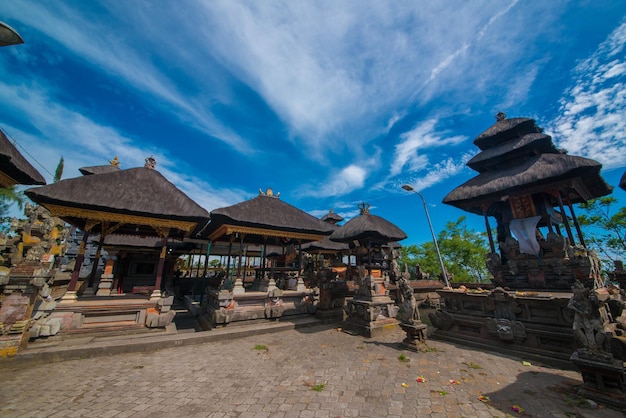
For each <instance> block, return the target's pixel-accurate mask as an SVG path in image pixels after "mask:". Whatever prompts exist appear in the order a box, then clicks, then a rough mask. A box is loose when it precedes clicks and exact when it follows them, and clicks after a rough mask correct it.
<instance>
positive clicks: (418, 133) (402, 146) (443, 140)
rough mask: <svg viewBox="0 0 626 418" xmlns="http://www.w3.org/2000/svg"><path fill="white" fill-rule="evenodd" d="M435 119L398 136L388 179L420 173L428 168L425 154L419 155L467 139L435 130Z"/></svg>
mask: <svg viewBox="0 0 626 418" xmlns="http://www.w3.org/2000/svg"><path fill="white" fill-rule="evenodd" d="M436 124H437V120H436V119H430V120H427V121H425V122H422V123H420V124H418V125H417V126H415V127H414V128H413V129H412V130H410V131H409V132H405V133H403V134H402V135H400V140H401V142H400V143H399V144H397V145H396V147H395V152H394V158H393V162H392V163H391V168H390V170H389V177H394V176H396V175H398V174H400V173H401V172H403V171H406V172H409V173H410V172H415V171H421V170H424V169H425V168H427V166H428V163H429V161H428V157H427V156H426V154H425V153H424V154H419V151H422V152H425V151H426V150H428V149H432V148H438V147H445V146H449V145H456V144H459V143H461V142H463V141H464V140H465V139H467V138H466V137H465V136H461V135H450V133H449V132H445V131H443V132H438V131H437V130H436Z"/></svg>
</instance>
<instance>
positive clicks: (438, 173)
mask: <svg viewBox="0 0 626 418" xmlns="http://www.w3.org/2000/svg"><path fill="white" fill-rule="evenodd" d="M470 158H471V155H469V154H465V155H463V156H462V157H461V159H460V161H455V160H454V159H453V158H447V159H446V160H444V161H441V162H440V163H438V164H436V165H435V166H434V168H433V169H432V170H430V171H428V173H427V174H426V175H425V176H422V177H419V178H417V179H415V180H412V181H410V182H409V184H410V185H411V186H413V188H414V189H415V190H416V191H418V192H419V191H422V190H424V189H427V188H429V187H431V186H433V185H435V184H437V183H441V182H442V181H444V180H445V179H447V178H449V177H452V176H454V175H456V174H458V173H459V172H460V171H461V170H463V169H465V163H467V162H468V161H469V159H470Z"/></svg>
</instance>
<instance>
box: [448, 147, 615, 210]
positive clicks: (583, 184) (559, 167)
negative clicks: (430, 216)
mask: <svg viewBox="0 0 626 418" xmlns="http://www.w3.org/2000/svg"><path fill="white" fill-rule="evenodd" d="M601 168H602V165H601V164H600V163H598V162H597V161H594V160H590V159H588V158H583V157H576V156H571V155H566V154H542V155H538V156H535V157H532V158H529V159H527V160H526V161H524V162H522V163H521V164H518V165H510V166H507V167H506V168H503V169H501V170H499V171H487V172H484V173H481V174H479V175H478V176H476V177H474V178H472V179H470V180H468V181H466V182H465V183H464V184H462V185H461V186H459V187H457V188H456V189H454V190H452V191H451V192H450V193H448V195H447V196H446V197H445V198H444V199H443V203H446V204H449V205H453V206H456V207H458V208H460V209H464V210H467V211H470V212H473V213H478V214H482V209H481V204H483V203H487V202H494V201H498V200H501V198H502V197H503V196H508V195H509V194H515V193H516V192H518V193H521V192H524V193H535V192H539V191H544V190H548V189H550V188H560V187H561V186H564V185H568V187H570V195H569V196H568V197H569V198H570V199H571V200H572V203H579V202H583V201H584V200H585V199H588V198H593V197H600V196H605V195H607V194H609V193H611V191H612V188H611V186H609V185H608V184H607V183H606V182H605V181H604V179H602V177H601V176H600V169H601ZM584 195H586V196H584Z"/></svg>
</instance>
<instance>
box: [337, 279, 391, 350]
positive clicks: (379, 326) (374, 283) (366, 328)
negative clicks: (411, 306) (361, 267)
mask: <svg viewBox="0 0 626 418" xmlns="http://www.w3.org/2000/svg"><path fill="white" fill-rule="evenodd" d="M345 311H346V315H347V317H346V319H345V320H344V321H343V331H344V332H347V333H349V334H358V335H362V336H364V337H367V338H372V337H377V336H379V335H384V334H386V333H388V332H392V331H395V330H396V329H397V328H398V324H399V322H398V321H397V320H396V319H395V317H396V314H397V313H398V307H397V306H396V305H395V304H394V303H393V300H391V298H390V297H389V295H388V294H387V291H386V290H385V289H384V286H383V284H382V280H376V279H374V278H372V277H371V276H370V277H366V278H365V280H364V282H363V283H362V284H361V285H360V287H359V291H358V292H357V294H356V295H354V298H352V300H350V301H348V303H347V304H346V307H345Z"/></svg>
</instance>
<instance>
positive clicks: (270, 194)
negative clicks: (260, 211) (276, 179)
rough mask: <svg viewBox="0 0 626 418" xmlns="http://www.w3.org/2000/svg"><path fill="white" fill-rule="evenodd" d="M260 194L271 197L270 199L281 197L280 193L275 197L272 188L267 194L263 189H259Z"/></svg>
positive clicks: (268, 189)
mask: <svg viewBox="0 0 626 418" xmlns="http://www.w3.org/2000/svg"><path fill="white" fill-rule="evenodd" d="M259 194H262V195H263V196H269V197H280V192H278V193H276V195H274V191H273V190H272V188H271V187H268V188H267V191H266V192H264V191H263V189H259Z"/></svg>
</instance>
